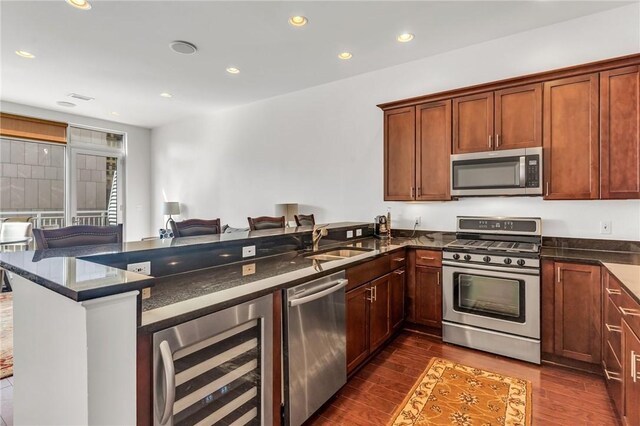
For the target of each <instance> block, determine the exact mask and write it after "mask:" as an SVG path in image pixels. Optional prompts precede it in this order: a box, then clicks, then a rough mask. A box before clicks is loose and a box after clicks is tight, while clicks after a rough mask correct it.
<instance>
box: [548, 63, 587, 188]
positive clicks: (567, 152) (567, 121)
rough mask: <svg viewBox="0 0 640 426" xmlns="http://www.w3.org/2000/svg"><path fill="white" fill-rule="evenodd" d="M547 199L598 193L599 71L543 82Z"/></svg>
mask: <svg viewBox="0 0 640 426" xmlns="http://www.w3.org/2000/svg"><path fill="white" fill-rule="evenodd" d="M543 123H544V130H543V146H544V184H545V187H544V191H545V199H550V200H571V199H597V198H598V196H599V191H598V186H599V185H598V183H599V152H598V74H587V75H581V76H578V77H570V78H564V79H560V80H555V81H549V82H546V83H544V108H543Z"/></svg>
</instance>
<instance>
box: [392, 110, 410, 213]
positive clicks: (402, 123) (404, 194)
mask: <svg viewBox="0 0 640 426" xmlns="http://www.w3.org/2000/svg"><path fill="white" fill-rule="evenodd" d="M415 110H416V109H415V107H406V108H398V109H394V110H389V111H385V112H384V199H385V200H390V201H394V200H395V201H406V200H413V199H415V184H416V173H415V169H416V137H415V136H416V134H415V132H416V115H415Z"/></svg>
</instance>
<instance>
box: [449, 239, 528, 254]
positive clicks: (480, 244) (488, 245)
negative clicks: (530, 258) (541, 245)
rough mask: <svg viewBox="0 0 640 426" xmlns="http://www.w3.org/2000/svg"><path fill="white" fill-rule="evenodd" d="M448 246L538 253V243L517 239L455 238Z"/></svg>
mask: <svg viewBox="0 0 640 426" xmlns="http://www.w3.org/2000/svg"><path fill="white" fill-rule="evenodd" d="M446 247H447V248H456V249H466V250H494V251H505V252H515V253H523V252H526V253H537V252H538V245H537V244H533V243H519V242H515V241H490V240H463V239H461V240H455V241H453V242H451V243H449V244H447V246H446Z"/></svg>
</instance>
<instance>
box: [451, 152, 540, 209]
mask: <svg viewBox="0 0 640 426" xmlns="http://www.w3.org/2000/svg"><path fill="white" fill-rule="evenodd" d="M451 195H453V196H458V197H460V196H486V195H542V148H541V147H538V148H522V149H509V150H504V151H488V152H474V153H470V154H454V155H452V156H451Z"/></svg>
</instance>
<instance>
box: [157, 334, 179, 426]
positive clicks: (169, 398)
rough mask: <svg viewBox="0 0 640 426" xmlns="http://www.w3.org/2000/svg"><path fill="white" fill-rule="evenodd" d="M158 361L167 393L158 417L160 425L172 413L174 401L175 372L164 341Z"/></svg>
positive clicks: (167, 344)
mask: <svg viewBox="0 0 640 426" xmlns="http://www.w3.org/2000/svg"><path fill="white" fill-rule="evenodd" d="M160 359H161V360H162V367H163V369H164V386H165V389H166V392H167V394H166V396H165V398H164V410H163V411H162V414H161V415H160V424H165V423H167V420H169V417H171V414H172V413H173V403H174V402H175V399H176V371H175V368H174V366H173V356H172V354H171V348H170V347H169V343H167V341H166V340H163V341H162V342H161V343H160Z"/></svg>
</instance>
